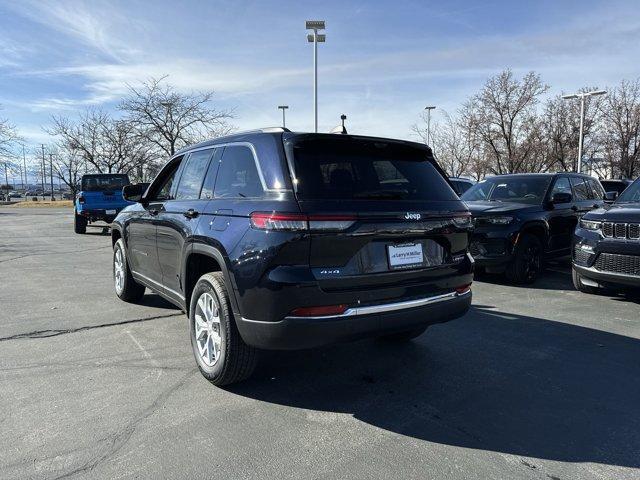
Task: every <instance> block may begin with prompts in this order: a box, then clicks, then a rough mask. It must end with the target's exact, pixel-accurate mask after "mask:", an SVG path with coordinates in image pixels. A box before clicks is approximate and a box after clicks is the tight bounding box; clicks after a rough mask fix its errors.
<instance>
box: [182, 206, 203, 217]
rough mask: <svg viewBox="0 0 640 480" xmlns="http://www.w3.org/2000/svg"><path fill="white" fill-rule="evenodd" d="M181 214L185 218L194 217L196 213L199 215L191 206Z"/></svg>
mask: <svg viewBox="0 0 640 480" xmlns="http://www.w3.org/2000/svg"><path fill="white" fill-rule="evenodd" d="M183 215H184V216H185V217H187V218H196V217H197V216H198V215H200V213H199V212H196V211H195V210H194V209H193V208H190V209H189V210H187V211H186V212H184V213H183Z"/></svg>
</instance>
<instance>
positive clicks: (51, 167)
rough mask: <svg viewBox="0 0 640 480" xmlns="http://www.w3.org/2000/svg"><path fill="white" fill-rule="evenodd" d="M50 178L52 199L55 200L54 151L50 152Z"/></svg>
mask: <svg viewBox="0 0 640 480" xmlns="http://www.w3.org/2000/svg"><path fill="white" fill-rule="evenodd" d="M49 180H51V201H52V202H53V201H55V199H56V198H55V197H54V196H53V153H49Z"/></svg>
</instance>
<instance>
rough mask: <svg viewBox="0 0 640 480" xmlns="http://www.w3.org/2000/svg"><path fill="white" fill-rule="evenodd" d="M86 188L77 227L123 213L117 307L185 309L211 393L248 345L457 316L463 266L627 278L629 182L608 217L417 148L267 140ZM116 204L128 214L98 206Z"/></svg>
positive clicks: (570, 197)
mask: <svg viewBox="0 0 640 480" xmlns="http://www.w3.org/2000/svg"><path fill="white" fill-rule="evenodd" d="M89 180H90V179H89V178H88V179H87V182H88V181H89ZM93 180H96V181H97V183H98V184H101V183H102V182H104V183H105V184H109V185H108V186H109V187H110V188H109V189H108V192H109V193H108V194H107V193H105V189H104V188H102V189H101V188H98V187H96V189H95V190H94V189H93V187H92V186H90V185H89V184H88V183H87V185H84V180H83V190H82V192H81V193H80V195H79V198H78V202H77V204H76V222H78V221H79V218H80V219H87V220H93V219H105V220H111V219H112V217H111V216H112V215H114V210H115V213H117V212H118V210H119V209H120V208H122V210H121V211H120V212H119V213H118V214H117V216H115V219H113V223H112V243H113V247H114V253H113V276H114V286H115V292H116V295H117V296H118V297H120V298H121V299H122V300H125V301H132V302H135V301H137V300H139V299H140V298H141V297H142V295H143V294H144V292H145V290H146V289H150V290H152V291H154V292H156V293H158V294H160V295H161V296H163V297H164V298H166V299H167V300H169V301H170V302H172V303H174V304H175V305H177V306H178V307H179V308H181V309H182V310H184V311H185V312H186V314H187V316H188V318H189V332H190V338H191V345H192V349H193V353H194V356H195V359H196V363H197V365H198V367H199V369H200V371H201V373H202V374H203V375H204V376H205V377H206V378H207V379H209V380H210V381H211V382H213V383H214V384H216V385H225V384H229V383H233V382H237V381H240V380H242V379H244V378H247V377H248V376H249V375H250V374H251V372H252V371H253V369H254V367H255V365H256V361H257V355H258V352H259V351H260V350H261V349H298V348H308V347H315V346H319V345H324V344H328V343H333V342H338V341H348V340H354V339H358V338H363V337H381V338H384V339H387V340H396V341H399V340H409V339H411V338H414V337H416V336H418V335H420V334H422V333H423V332H424V331H425V330H426V329H427V328H428V327H429V326H431V325H433V324H436V323H441V322H446V321H449V320H452V319H455V318H458V317H460V316H461V315H464V313H465V312H466V311H467V310H468V309H469V307H470V304H471V288H470V287H471V282H472V279H473V274H474V267H475V266H477V267H479V268H483V269H486V270H488V271H494V272H504V273H505V274H506V276H507V278H509V279H510V280H511V281H513V282H515V283H530V282H533V281H535V280H536V278H537V276H538V274H539V272H540V270H541V268H542V265H543V262H544V261H545V260H546V259H548V258H552V257H558V256H562V255H569V254H571V253H572V252H573V253H574V265H575V267H574V268H575V269H576V272H577V273H576V274H577V275H580V276H579V277H578V278H579V282H578V285H584V286H588V287H592V286H593V284H592V283H588V282H597V283H598V285H600V282H602V284H603V285H604V284H605V279H604V278H603V277H597V278H596V279H595V280H594V275H593V270H595V271H597V272H601V266H600V265H601V264H600V263H598V262H599V260H598V259H604V260H603V261H605V262H607V263H606V264H607V265H609V264H612V265H614V267H612V268H614V269H626V270H625V272H626V273H625V275H627V274H628V275H630V276H633V275H635V276H636V277H638V278H640V270H632V268H635V267H633V265H636V263H634V262H637V260H638V259H640V249H639V248H640V240H636V235H637V234H638V231H637V227H638V223H640V220H637V217H633V215H632V212H631V210H633V208H632V207H630V205H631V203H629V202H634V201H635V202H636V207H637V206H638V205H637V204H638V200H637V198H636V194H635V193H634V192H635V190H633V188H635V187H630V189H629V190H628V192H630V193H626V192H625V193H623V194H622V195H621V196H620V197H619V198H618V199H617V200H616V202H615V203H614V204H612V205H607V204H605V198H606V197H607V195H606V194H605V191H604V189H603V188H602V185H601V184H600V183H599V181H598V180H596V179H594V178H592V177H589V176H587V175H581V174H573V173H562V174H537V175H531V174H527V175H505V176H497V177H493V178H489V179H487V180H484V181H482V182H479V183H477V184H475V185H471V186H469V185H460V184H459V183H456V182H457V181H458V180H463V179H447V178H446V177H445V175H444V172H443V171H442V170H441V168H440V167H439V165H438V164H437V162H436V161H435V159H434V157H433V155H432V153H431V150H430V149H429V148H428V147H427V146H425V145H422V144H417V143H413V142H406V141H398V140H390V139H383V138H372V137H362V136H354V135H346V134H343V135H335V134H303V133H293V132H290V131H289V130H286V129H283V128H275V129H264V130H259V131H254V132H247V133H241V134H236V135H232V136H228V137H223V138H219V139H215V140H212V141H208V142H204V143H200V144H198V145H194V146H192V147H189V148H187V149H185V150H182V151H180V152H178V153H176V154H175V155H174V156H173V157H172V158H171V159H170V161H169V162H168V163H167V164H166V165H165V166H164V168H163V169H162V170H161V171H160V173H159V174H158V176H157V177H156V178H155V179H154V181H153V182H152V183H151V184H150V185H149V184H136V185H129V184H128V179H126V178H119V179H110V180H107V179H103V178H93ZM115 180H117V181H118V182H121V184H122V185H124V188H122V198H121V197H120V196H119V194H118V195H116V190H117V189H116V188H115V186H114V188H111V183H110V182H112V181H115ZM460 183H461V182H460ZM469 183H471V182H469ZM119 185H120V183H119ZM467 187H468V188H467ZM463 188H467V189H466V192H465V193H463V194H462V200H461V199H460V197H458V194H457V193H456V192H461V191H462V190H463ZM454 189H455V190H454ZM105 196H107V197H114V198H115V200H113V199H107V198H105ZM120 201H122V202H127V203H128V204H129V206H125V204H124V203H122V204H120V203H119V204H118V205H119V206H118V207H116V208H110V206H112V205H115V204H116V203H117V202H120ZM623 205H627V206H626V207H624V206H623ZM589 212H590V213H589ZM616 212H617V213H616ZM585 214H587V215H585ZM630 215H631V216H630ZM583 216H584V217H583ZM634 218H635V219H636V220H634ZM634 222H638V223H634ZM619 224H624V232H623V230H622V227H620V226H618V225H619ZM77 227H78V223H76V228H77ZM623 233H624V235H623ZM609 234H611V235H610V236H607V235H609ZM600 237H602V238H600ZM634 248H635V250H634ZM576 252H577V253H576ZM584 252H586V253H588V254H589V255H591V256H590V257H588V258H587V257H586V253H584ZM578 253H579V255H580V256H579V257H578ZM603 255H605V256H603ZM608 255H622V256H624V258H619V257H615V258H612V259H610V258H609V257H608ZM585 259H586V260H585ZM583 260H584V261H583ZM630 265H631V266H630ZM585 269H586V270H585ZM634 272H635V273H634ZM625 278H626V277H625ZM587 279H589V280H587ZM610 280H611V279H610V278H609V277H607V279H606V282H609V281H610ZM614 280H615V279H614ZM580 282H582V283H580ZM628 284H629V283H628ZM593 288H595V287H593ZM580 289H581V290H585V289H583V288H580Z"/></svg>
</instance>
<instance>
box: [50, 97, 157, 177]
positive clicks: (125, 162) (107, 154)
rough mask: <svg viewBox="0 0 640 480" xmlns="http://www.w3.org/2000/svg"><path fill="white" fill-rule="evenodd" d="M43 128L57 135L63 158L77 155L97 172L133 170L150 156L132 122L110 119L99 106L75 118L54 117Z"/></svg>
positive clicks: (149, 151) (136, 169)
mask: <svg viewBox="0 0 640 480" xmlns="http://www.w3.org/2000/svg"><path fill="white" fill-rule="evenodd" d="M45 130H46V131H47V132H48V133H49V134H50V135H53V136H56V137H57V138H58V142H57V147H58V150H59V151H60V152H61V156H62V157H63V158H67V159H71V158H74V159H76V158H80V159H81V160H82V162H83V163H85V164H87V165H90V166H91V169H92V170H95V171H96V172H98V173H130V172H136V171H138V169H139V168H140V167H141V166H144V165H146V164H148V163H150V161H151V159H152V152H151V147H150V146H149V145H146V144H145V143H144V142H142V141H141V139H140V136H139V132H138V130H137V128H136V126H135V125H134V124H133V123H132V122H129V121H127V120H122V119H120V120H116V119H113V118H111V117H110V116H109V115H108V114H107V113H106V112H104V111H102V110H97V109H90V110H87V111H86V112H84V113H83V114H81V115H80V118H79V119H78V120H77V121H73V120H70V119H69V118H66V117H53V126H52V127H50V128H47V129H45Z"/></svg>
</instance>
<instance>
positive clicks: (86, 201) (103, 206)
mask: <svg viewBox="0 0 640 480" xmlns="http://www.w3.org/2000/svg"><path fill="white" fill-rule="evenodd" d="M130 183H131V182H130V181H129V176H128V175H127V174H124V173H96V174H87V175H83V176H82V184H81V190H80V192H79V193H78V195H77V196H76V202H75V211H74V213H75V215H74V222H73V228H74V231H75V232H76V233H86V231H87V225H88V224H90V223H93V222H99V221H103V222H106V223H111V222H112V221H113V219H114V218H116V215H117V214H118V213H119V212H120V210H122V209H123V208H124V207H126V206H128V205H131V202H128V201H126V200H125V199H124V198H123V197H122V187H124V186H125V185H129V184H130ZM101 226H102V227H104V225H101Z"/></svg>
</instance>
